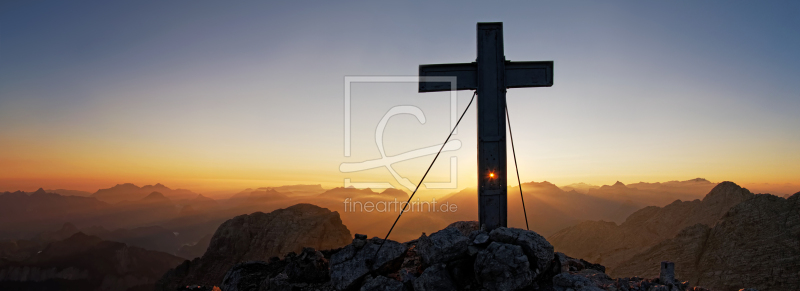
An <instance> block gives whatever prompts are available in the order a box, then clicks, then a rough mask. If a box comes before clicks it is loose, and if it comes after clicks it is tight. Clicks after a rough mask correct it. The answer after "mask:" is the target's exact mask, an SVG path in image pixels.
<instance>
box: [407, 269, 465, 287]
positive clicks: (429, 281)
mask: <svg viewBox="0 0 800 291" xmlns="http://www.w3.org/2000/svg"><path fill="white" fill-rule="evenodd" d="M413 285H414V291H438V290H456V286H455V284H453V280H452V278H450V274H448V273H447V269H446V268H445V265H444V264H434V265H432V266H430V267H428V268H427V269H425V271H424V272H422V275H420V276H419V278H417V279H416V280H414V283H413Z"/></svg>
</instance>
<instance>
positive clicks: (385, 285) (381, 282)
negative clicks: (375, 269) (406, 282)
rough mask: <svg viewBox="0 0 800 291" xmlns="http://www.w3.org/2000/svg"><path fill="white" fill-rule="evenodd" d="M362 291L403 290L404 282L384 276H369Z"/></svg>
mask: <svg viewBox="0 0 800 291" xmlns="http://www.w3.org/2000/svg"><path fill="white" fill-rule="evenodd" d="M361 291H403V283H400V282H399V281H397V280H394V279H390V278H387V277H384V276H377V277H374V278H368V279H367V280H366V282H364V285H363V286H361Z"/></svg>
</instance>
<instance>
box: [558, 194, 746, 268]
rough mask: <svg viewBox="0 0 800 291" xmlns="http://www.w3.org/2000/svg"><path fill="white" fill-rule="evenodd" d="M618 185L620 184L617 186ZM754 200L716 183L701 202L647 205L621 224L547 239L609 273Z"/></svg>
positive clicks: (594, 225) (585, 226)
mask: <svg viewBox="0 0 800 291" xmlns="http://www.w3.org/2000/svg"><path fill="white" fill-rule="evenodd" d="M620 184H621V183H620ZM752 197H753V194H752V193H750V191H748V190H747V189H745V188H742V187H740V186H739V185H736V184H735V183H733V182H722V183H719V184H717V185H716V186H715V187H714V188H713V189H712V190H711V191H709V192H708V194H706V196H705V197H704V198H703V200H699V199H697V200H693V201H681V200H675V201H674V202H672V203H671V204H669V205H667V206H664V207H656V206H648V207H645V208H642V209H640V210H639V211H636V212H634V213H633V214H631V215H630V216H628V218H627V219H626V220H625V222H624V223H622V224H620V225H617V224H616V223H613V222H604V221H586V222H582V223H580V224H578V225H576V226H572V227H569V228H566V229H563V230H561V231H559V232H557V233H555V234H553V235H551V236H550V237H548V241H550V242H551V243H552V244H553V246H555V248H556V250H557V251H560V252H564V253H565V254H567V255H570V256H574V257H578V258H583V259H586V260H590V261H594V262H597V263H600V264H603V265H605V266H606V267H607V268H609V270H611V272H613V269H614V268H616V267H617V266H619V265H620V263H622V262H623V261H625V260H628V259H629V258H631V257H632V256H634V255H635V254H637V253H639V252H642V251H644V250H645V249H647V248H649V247H651V246H653V245H655V244H657V243H659V242H661V241H663V240H666V239H670V238H672V237H674V236H675V235H676V234H678V232H680V231H681V230H682V229H684V228H686V227H689V226H693V225H696V224H703V225H707V226H713V225H714V224H716V223H717V221H719V219H720V218H721V217H723V216H724V215H725V213H727V212H728V210H729V209H731V207H733V206H735V205H737V204H739V203H741V202H742V201H745V200H748V199H750V198H752Z"/></svg>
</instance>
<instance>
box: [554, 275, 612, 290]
mask: <svg viewBox="0 0 800 291" xmlns="http://www.w3.org/2000/svg"><path fill="white" fill-rule="evenodd" d="M553 290H555V291H567V290H576V291H602V290H603V289H600V288H597V287H596V286H594V284H593V283H592V280H590V279H589V278H586V277H584V276H581V275H577V274H571V273H568V272H567V273H561V274H558V275H556V276H555V277H553Z"/></svg>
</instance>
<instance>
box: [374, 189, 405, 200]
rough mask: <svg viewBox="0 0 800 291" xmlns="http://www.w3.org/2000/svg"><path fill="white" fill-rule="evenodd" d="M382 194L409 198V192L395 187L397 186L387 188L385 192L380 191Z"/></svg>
mask: <svg viewBox="0 0 800 291" xmlns="http://www.w3.org/2000/svg"><path fill="white" fill-rule="evenodd" d="M380 194H381V195H385V196H389V197H396V198H403V199H407V198H408V193H406V191H403V190H400V189H395V188H386V189H385V190H383V192H381V193H380Z"/></svg>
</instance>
